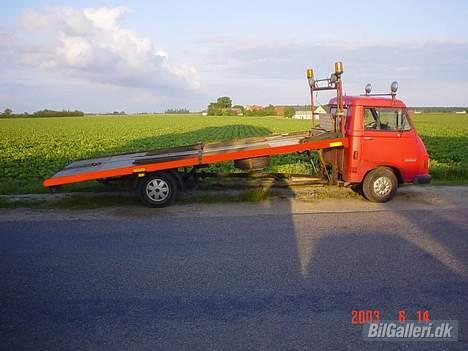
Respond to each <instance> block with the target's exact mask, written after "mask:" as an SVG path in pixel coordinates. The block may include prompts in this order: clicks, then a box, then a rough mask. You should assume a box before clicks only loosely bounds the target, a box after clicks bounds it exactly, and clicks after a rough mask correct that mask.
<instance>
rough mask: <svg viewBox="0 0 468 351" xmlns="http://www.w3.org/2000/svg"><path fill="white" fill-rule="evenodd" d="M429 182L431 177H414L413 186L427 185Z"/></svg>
mask: <svg viewBox="0 0 468 351" xmlns="http://www.w3.org/2000/svg"><path fill="white" fill-rule="evenodd" d="M431 180H432V177H431V175H430V174H427V175H420V176H416V177H414V179H413V184H429V183H430V182H431Z"/></svg>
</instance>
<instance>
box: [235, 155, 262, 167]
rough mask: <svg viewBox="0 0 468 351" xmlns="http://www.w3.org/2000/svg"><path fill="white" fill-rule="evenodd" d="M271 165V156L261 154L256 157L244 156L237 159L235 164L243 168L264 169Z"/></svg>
mask: <svg viewBox="0 0 468 351" xmlns="http://www.w3.org/2000/svg"><path fill="white" fill-rule="evenodd" d="M269 165H270V157H268V156H261V157H254V158H243V159H241V160H235V161H234V166H235V167H236V168H240V169H243V170H254V169H263V168H266V167H268V166H269Z"/></svg>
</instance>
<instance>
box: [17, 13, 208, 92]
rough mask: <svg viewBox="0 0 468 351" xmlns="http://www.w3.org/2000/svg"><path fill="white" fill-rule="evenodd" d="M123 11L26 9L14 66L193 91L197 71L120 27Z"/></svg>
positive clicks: (118, 83) (155, 88)
mask: <svg viewBox="0 0 468 351" xmlns="http://www.w3.org/2000/svg"><path fill="white" fill-rule="evenodd" d="M126 13H127V9H126V8H125V7H115V8H97V9H93V8H88V9H84V10H83V9H72V8H50V9H47V10H45V11H43V12H37V11H33V10H28V11H26V12H25V13H24V14H23V15H22V16H21V18H20V19H19V20H18V28H19V33H18V34H20V36H21V37H22V41H21V42H20V44H19V45H18V46H17V48H16V49H17V55H18V57H17V62H19V63H22V64H24V65H28V66H32V67H34V68H39V69H41V70H51V71H54V72H55V73H57V72H59V73H62V74H63V75H65V76H67V77H74V78H79V79H85V80H87V81H90V82H98V83H106V84H111V85H116V86H120V87H133V88H143V89H149V90H151V91H153V92H155V93H157V94H159V95H161V96H170V95H175V94H180V93H181V92H184V91H185V92H187V91H197V90H198V89H199V88H200V83H199V76H198V73H197V71H196V69H195V68H194V67H191V66H187V65H184V64H179V63H176V62H173V61H171V59H170V58H169V55H168V54H167V52H165V51H164V50H163V49H161V48H157V47H155V45H154V43H153V42H152V41H151V40H150V39H149V38H146V37H143V36H140V35H138V34H137V33H135V32H134V31H131V30H128V29H125V28H122V26H121V20H122V17H123V16H124V15H125V14H126Z"/></svg>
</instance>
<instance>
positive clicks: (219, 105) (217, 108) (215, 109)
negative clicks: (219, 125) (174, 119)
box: [207, 96, 295, 118]
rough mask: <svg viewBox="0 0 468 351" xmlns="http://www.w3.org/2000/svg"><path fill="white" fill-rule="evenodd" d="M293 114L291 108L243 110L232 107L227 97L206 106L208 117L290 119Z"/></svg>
mask: <svg viewBox="0 0 468 351" xmlns="http://www.w3.org/2000/svg"><path fill="white" fill-rule="evenodd" d="M294 114H295V109H294V107H292V106H284V107H281V106H278V107H275V106H273V105H271V104H270V105H268V106H266V107H262V106H255V107H254V108H245V107H244V106H242V105H234V106H233V105H232V99H231V98H230V97H229V96H221V97H219V98H218V99H217V100H216V102H211V103H210V104H209V105H208V110H207V115H208V116H277V115H281V116H283V115H284V116H285V117H288V118H291V117H292V116H294Z"/></svg>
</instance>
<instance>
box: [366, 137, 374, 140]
mask: <svg viewBox="0 0 468 351" xmlns="http://www.w3.org/2000/svg"><path fill="white" fill-rule="evenodd" d="M364 140H374V138H372V137H364Z"/></svg>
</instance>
